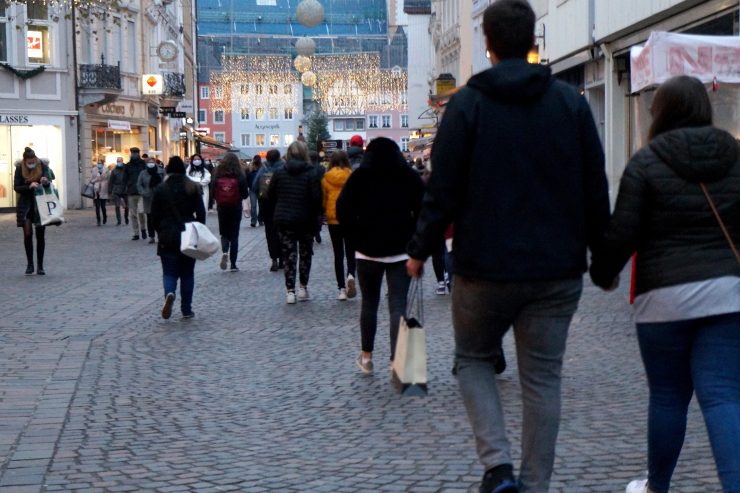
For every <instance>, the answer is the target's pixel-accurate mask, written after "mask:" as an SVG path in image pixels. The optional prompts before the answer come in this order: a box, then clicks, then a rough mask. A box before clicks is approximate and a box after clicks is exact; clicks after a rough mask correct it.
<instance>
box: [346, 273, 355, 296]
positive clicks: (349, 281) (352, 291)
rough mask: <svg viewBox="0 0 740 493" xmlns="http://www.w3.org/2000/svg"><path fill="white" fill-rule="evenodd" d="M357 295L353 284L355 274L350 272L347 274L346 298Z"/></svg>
mask: <svg viewBox="0 0 740 493" xmlns="http://www.w3.org/2000/svg"><path fill="white" fill-rule="evenodd" d="M355 296H357V287H356V286H355V276H353V275H352V274H350V275H348V276H347V298H354V297H355Z"/></svg>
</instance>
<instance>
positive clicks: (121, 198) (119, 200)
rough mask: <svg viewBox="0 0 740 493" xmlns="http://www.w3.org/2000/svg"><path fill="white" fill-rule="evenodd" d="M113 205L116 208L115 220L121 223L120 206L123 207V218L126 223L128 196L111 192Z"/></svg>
mask: <svg viewBox="0 0 740 493" xmlns="http://www.w3.org/2000/svg"><path fill="white" fill-rule="evenodd" d="M113 206H114V207H115V209H116V222H117V223H118V224H121V207H123V214H124V218H125V219H126V224H128V197H126V195H125V194H117V193H114V194H113Z"/></svg>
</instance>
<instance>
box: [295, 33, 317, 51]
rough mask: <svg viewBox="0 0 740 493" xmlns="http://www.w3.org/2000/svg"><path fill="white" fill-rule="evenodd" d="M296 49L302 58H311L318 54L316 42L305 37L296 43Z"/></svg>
mask: <svg viewBox="0 0 740 493" xmlns="http://www.w3.org/2000/svg"><path fill="white" fill-rule="evenodd" d="M295 49H296V51H297V52H298V54H299V55H301V56H311V55H313V54H314V53H316V42H315V41H314V40H313V39H311V38H308V37H303V38H300V39H299V40H298V41H296V43H295Z"/></svg>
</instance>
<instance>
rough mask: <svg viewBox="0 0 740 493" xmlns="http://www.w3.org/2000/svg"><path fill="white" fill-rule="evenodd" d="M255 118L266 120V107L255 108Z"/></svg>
mask: <svg viewBox="0 0 740 493" xmlns="http://www.w3.org/2000/svg"><path fill="white" fill-rule="evenodd" d="M254 119H255V120H264V119H265V109H264V108H257V109H256V110H254Z"/></svg>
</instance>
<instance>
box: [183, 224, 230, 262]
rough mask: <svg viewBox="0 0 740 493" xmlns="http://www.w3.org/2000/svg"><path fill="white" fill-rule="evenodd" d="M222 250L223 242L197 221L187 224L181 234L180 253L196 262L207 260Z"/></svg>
mask: <svg viewBox="0 0 740 493" xmlns="http://www.w3.org/2000/svg"><path fill="white" fill-rule="evenodd" d="M220 249H221V242H220V241H219V239H218V238H216V236H215V235H214V234H213V233H211V230H210V229H208V227H207V226H206V225H205V224H203V223H199V222H197V221H193V222H189V223H185V230H184V231H183V232H182V233H180V251H181V252H182V253H183V254H184V255H187V256H188V257H191V258H194V259H196V260H205V259H207V258H208V257H210V256H212V255H214V254H215V253H216V252H218V251H219V250H220Z"/></svg>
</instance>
